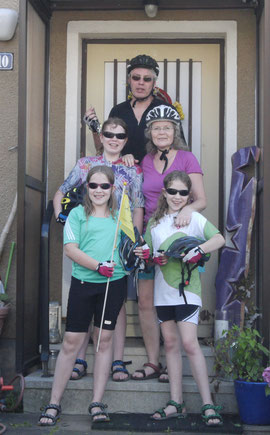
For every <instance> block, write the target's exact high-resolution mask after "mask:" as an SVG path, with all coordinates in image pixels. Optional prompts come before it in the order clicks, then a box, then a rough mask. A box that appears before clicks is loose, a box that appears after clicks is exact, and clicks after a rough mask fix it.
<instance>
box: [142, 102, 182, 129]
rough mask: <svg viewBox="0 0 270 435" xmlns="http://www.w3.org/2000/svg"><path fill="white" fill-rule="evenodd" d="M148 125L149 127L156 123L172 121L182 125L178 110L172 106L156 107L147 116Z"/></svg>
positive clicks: (162, 105)
mask: <svg viewBox="0 0 270 435" xmlns="http://www.w3.org/2000/svg"><path fill="white" fill-rule="evenodd" d="M145 120H146V125H147V127H148V126H149V125H150V124H152V122H156V121H171V122H173V123H174V124H176V125H179V124H180V116H179V113H178V112H177V110H176V109H174V108H173V107H171V106H166V105H165V104H161V105H160V106H156V107H154V108H153V109H152V110H150V111H149V112H148V113H147V115H146V118H145Z"/></svg>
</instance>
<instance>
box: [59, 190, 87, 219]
mask: <svg viewBox="0 0 270 435" xmlns="http://www.w3.org/2000/svg"><path fill="white" fill-rule="evenodd" d="M85 192H86V187H85V184H82V185H81V186H79V187H74V188H73V189H71V190H69V191H68V192H67V193H66V194H65V196H64V197H63V198H62V200H61V204H62V214H63V215H65V216H68V214H69V212H70V211H71V210H72V209H73V208H74V207H77V205H79V204H82V203H83V197H84V195H85Z"/></svg>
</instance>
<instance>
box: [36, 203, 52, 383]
mask: <svg viewBox="0 0 270 435" xmlns="http://www.w3.org/2000/svg"><path fill="white" fill-rule="evenodd" d="M52 216H53V202H52V200H50V201H49V202H48V205H47V208H46V211H45V213H44V216H43V220H42V226H41V246H40V263H41V264H40V285H39V289H40V294H39V301H40V354H41V357H40V359H41V363H42V369H43V376H44V377H47V376H49V375H48V361H49V351H50V349H49V299H50V290H49V269H50V267H49V252H50V249H49V248H50V223H51V219H52Z"/></svg>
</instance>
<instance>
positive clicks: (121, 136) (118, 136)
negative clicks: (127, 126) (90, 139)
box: [102, 131, 127, 140]
mask: <svg viewBox="0 0 270 435" xmlns="http://www.w3.org/2000/svg"><path fill="white" fill-rule="evenodd" d="M102 134H103V136H104V137H107V138H108V139H112V138H113V137H116V139H122V140H123V139H126V137H127V135H126V133H112V132H111V131H104V132H103V133H102Z"/></svg>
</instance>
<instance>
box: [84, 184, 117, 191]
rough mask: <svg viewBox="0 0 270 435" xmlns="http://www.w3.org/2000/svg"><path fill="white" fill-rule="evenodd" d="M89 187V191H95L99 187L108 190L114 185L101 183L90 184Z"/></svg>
mask: <svg viewBox="0 0 270 435" xmlns="http://www.w3.org/2000/svg"><path fill="white" fill-rule="evenodd" d="M88 186H89V189H93V190H94V189H97V188H98V187H101V189H103V190H108V189H110V188H111V187H112V186H113V185H112V184H110V183H101V184H98V183H88Z"/></svg>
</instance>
